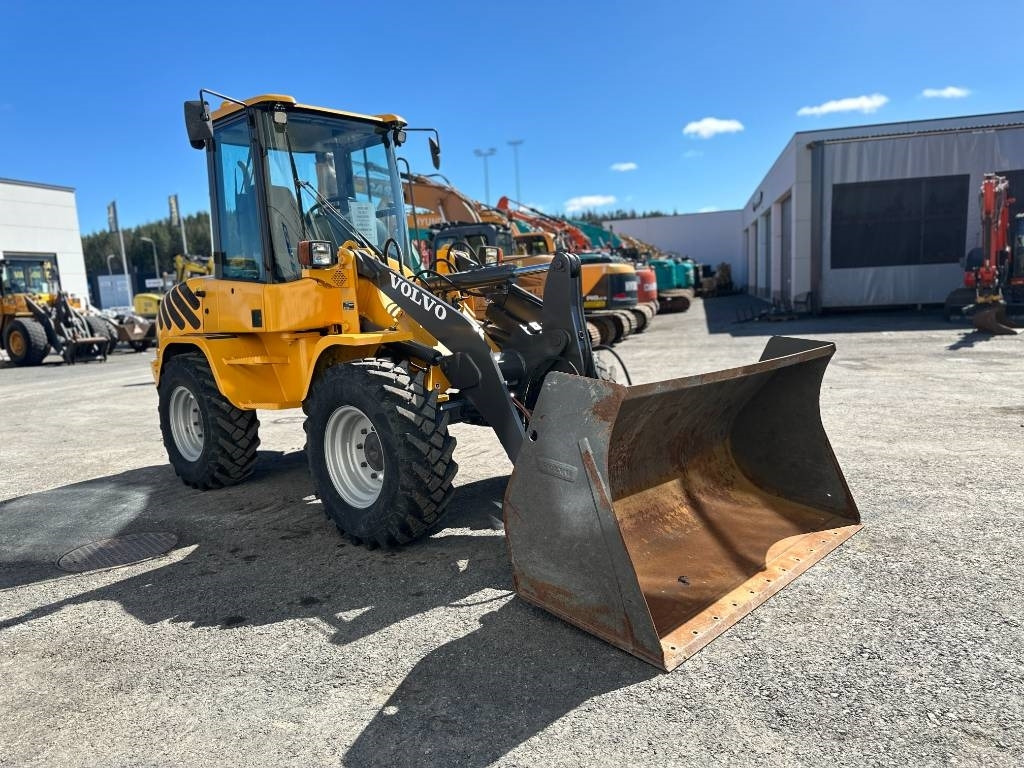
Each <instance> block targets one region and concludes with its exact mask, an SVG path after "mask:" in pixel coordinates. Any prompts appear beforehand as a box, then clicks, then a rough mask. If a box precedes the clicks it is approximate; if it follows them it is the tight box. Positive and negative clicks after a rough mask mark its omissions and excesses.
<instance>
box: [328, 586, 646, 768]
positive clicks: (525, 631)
mask: <svg viewBox="0 0 1024 768" xmlns="http://www.w3.org/2000/svg"><path fill="white" fill-rule="evenodd" d="M658 674H660V673H659V672H658V671H657V670H655V668H654V667H652V666H650V665H648V664H646V663H644V662H642V661H640V660H639V659H636V658H633V657H632V656H629V655H627V654H625V653H623V652H622V651H619V650H617V649H615V648H612V647H611V646H610V645H607V644H606V643H604V642H602V641H600V640H598V639H596V638H594V637H591V636H589V635H585V634H583V633H582V632H580V631H579V630H577V629H574V628H573V627H570V626H569V625H568V624H565V623H564V622H562V621H560V620H559V619H556V618H554V617H553V616H550V615H549V614H547V613H545V612H543V611H541V610H540V609H538V608H534V607H533V606H530V605H528V604H527V603H525V602H523V601H522V600H518V599H516V600H510V601H508V602H506V603H505V604H504V605H503V606H502V607H501V608H499V609H498V610H496V611H492V612H491V613H488V614H486V615H484V616H483V617H482V618H481V620H480V628H479V629H477V630H475V631H473V632H470V633H469V634H468V635H466V636H464V637H462V638H459V639H458V640H454V641H452V642H450V643H448V644H447V645H445V646H443V647H441V648H439V649H437V650H436V651H433V652H432V653H430V654H428V655H427V656H426V657H424V658H423V659H422V660H420V662H419V663H418V664H417V665H416V666H415V667H414V668H413V669H412V671H411V672H410V673H409V674H408V675H407V676H406V678H405V680H404V681H403V682H402V684H401V685H400V686H399V687H398V690H396V691H395V692H394V694H392V695H391V697H390V698H389V699H388V701H387V703H386V704H385V705H384V707H382V708H381V711H380V712H378V713H377V715H376V716H375V717H374V718H373V720H372V721H371V722H370V724H369V725H368V726H367V727H366V728H365V729H364V730H363V732H362V733H361V734H360V735H359V737H358V738H357V739H356V741H355V743H354V744H353V745H352V747H351V748H350V749H349V750H348V752H347V753H346V755H345V758H344V760H343V764H344V765H346V766H352V768H356V767H357V766H366V765H387V766H391V768H402V767H403V766H410V768H411V767H412V766H423V765H438V766H442V765H444V766H447V765H451V766H456V765H457V766H474V767H475V766H481V767H482V766H486V765H490V764H491V763H493V762H494V761H495V760H497V759H498V758H500V757H502V756H503V755H505V754H506V753H508V752H509V751H511V750H512V749H514V748H515V747H517V746H518V745H520V744H522V743H523V742H525V741H527V740H528V739H530V738H531V737H533V736H534V735H536V734H537V733H539V732H540V731H542V730H543V729H544V728H546V727H548V726H549V725H551V724H552V723H554V722H555V721H557V720H558V719H559V718H561V717H562V716H564V715H566V714H567V713H569V712H571V711H573V710H574V709H576V708H577V707H578V706H580V705H581V704H583V703H584V702H586V701H588V700H589V699H592V698H594V697H595V696H599V695H601V694H604V693H609V692H611V691H615V690H618V689H620V688H625V687H627V686H630V685H634V684H636V683H640V682H643V681H644V680H649V679H651V678H652V677H655V676H656V675H658ZM624 727H627V726H625V725H624Z"/></svg>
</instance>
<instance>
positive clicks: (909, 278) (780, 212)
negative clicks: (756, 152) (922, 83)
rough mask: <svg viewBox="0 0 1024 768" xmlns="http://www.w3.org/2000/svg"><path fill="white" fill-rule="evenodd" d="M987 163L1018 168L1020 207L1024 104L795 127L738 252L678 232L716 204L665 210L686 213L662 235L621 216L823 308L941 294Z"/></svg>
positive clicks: (1013, 181)
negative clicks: (702, 245)
mask: <svg viewBox="0 0 1024 768" xmlns="http://www.w3.org/2000/svg"><path fill="white" fill-rule="evenodd" d="M986 172H995V173H999V174H1001V175H1004V176H1007V177H1008V178H1009V181H1010V192H1011V194H1013V193H1014V192H1015V191H1016V196H1017V199H1018V201H1019V202H1018V203H1017V204H1016V207H1015V208H1014V209H1013V210H1012V211H1011V214H1015V213H1018V212H1021V211H1024V112H1005V113H999V114H992V115H974V116H966V117H953V118H944V119H939V120H920V121H914V122H906V123H887V124H880V125H866V126H858V127H854V128H836V129H831V130H824V131H802V132H800V133H797V134H795V135H794V136H793V138H792V139H790V141H789V143H788V144H787V145H786V147H785V149H784V150H783V151H782V154H781V155H780V156H779V157H778V159H777V160H776V161H775V163H774V164H773V165H772V167H771V169H770V170H769V171H768V173H767V175H766V176H765V177H764V179H763V180H762V181H761V183H760V184H758V186H757V189H756V190H754V192H753V194H752V195H751V196H750V198H749V200H748V201H747V204H746V205H745V206H744V208H743V210H742V211H741V212H740V215H739V219H740V224H739V232H738V235H739V243H740V246H739V251H738V252H737V253H736V254H735V256H733V257H732V258H718V257H717V256H716V257H710V256H709V257H705V256H704V255H702V253H701V249H698V248H693V247H687V245H686V244H685V243H681V242H680V237H679V236H677V235H681V233H683V232H688V231H690V232H692V231H693V230H694V229H696V230H701V229H703V226H702V223H701V222H702V217H703V216H707V215H714V214H695V215H692V216H690V217H675V216H674V217H667V219H668V220H677V219H684V218H686V219H687V221H686V222H683V221H678V222H676V224H675V225H674V226H671V225H667V224H666V225H663V227H664V236H663V239H661V240H657V239H653V238H644V236H643V234H642V231H643V230H644V225H643V224H642V222H643V220H636V219H634V220H631V221H626V222H614V225H615V228H616V230H618V231H622V232H626V233H628V234H635V235H636V236H637V237H639V238H641V239H650V241H651V242H652V243H653V244H654V245H658V246H661V247H664V248H667V249H669V250H675V251H677V252H679V253H689V255H690V256H692V257H693V258H695V259H697V260H698V261H703V262H706V263H711V264H717V263H718V262H719V261H729V262H730V263H732V264H733V280H734V282H736V283H737V284H740V285H746V286H747V290H748V292H750V293H751V294H754V295H757V296H761V297H762V298H766V299H785V300H793V299H799V298H803V297H805V296H809V298H810V299H811V303H812V304H813V306H815V307H816V308H819V309H820V308H840V307H869V306H888V305H907V304H926V303H939V302H942V301H943V300H944V299H945V297H946V295H947V294H948V293H949V292H950V290H952V289H953V288H956V287H958V286H959V285H960V284H961V275H962V273H961V268H960V264H959V262H960V259H961V258H962V257H963V256H964V254H965V253H966V252H967V251H968V250H970V249H971V248H973V247H975V246H976V245H978V244H979V243H980V239H981V222H980V214H979V210H978V189H979V187H980V186H981V180H982V177H983V175H984V174H985V173H986ZM655 221H658V220H655ZM662 221H664V220H662ZM717 227H718V222H717V221H714V220H708V221H707V230H708V231H712V230H714V229H716V228H717ZM698 240H699V238H698ZM729 241H730V242H733V240H732V239H731V238H729ZM695 242H696V241H695ZM723 242H725V241H724V240H723ZM737 261H739V262H741V263H742V264H743V265H744V267H745V268H744V269H743V270H742V271H739V270H737V269H736V262H737ZM741 276H742V277H741Z"/></svg>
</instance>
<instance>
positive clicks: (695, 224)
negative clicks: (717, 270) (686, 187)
mask: <svg viewBox="0 0 1024 768" xmlns="http://www.w3.org/2000/svg"><path fill="white" fill-rule="evenodd" d="M741 220H742V219H741V211H713V212H710V213H686V214H681V215H679V216H654V217H651V218H646V219H624V220H621V221H612V222H607V223H606V224H605V227H606V228H610V229H614V230H615V231H616V232H621V233H623V234H626V235H631V236H633V237H637V238H639V239H641V240H643V241H644V242H646V243H650V244H651V245H655V246H657V247H658V248H660V249H661V250H663V251H669V252H672V253H678V254H679V255H680V256H689V257H690V258H691V259H693V260H694V261H697V262H700V263H701V264H710V265H711V266H717V265H718V264H721V263H722V262H723V261H724V262H726V263H728V264H729V266H730V268H731V269H732V279H733V282H734V283H735V284H737V285H746V284H747V262H746V258H745V257H744V248H743V227H742V225H741Z"/></svg>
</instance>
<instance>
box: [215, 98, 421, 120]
mask: <svg viewBox="0 0 1024 768" xmlns="http://www.w3.org/2000/svg"><path fill="white" fill-rule="evenodd" d="M268 102H273V103H278V104H287V105H289V106H291V107H294V108H295V109H301V110H304V111H306V112H317V113H319V114H322V115H332V116H335V117H351V118H354V119H356V120H363V121H366V122H369V123H379V124H381V125H395V124H396V123H397V124H399V125H406V121H405V120H404V119H402V118H401V117H399V116H398V115H392V114H383V115H364V114H360V113H359V112H346V111H345V110H341V109H330V108H328V107H315V106H312V105H310V104H299V103H297V102H296V101H295V99H294V97H292V96H285V95H284V94H280V93H264V94H262V95H260V96H253V97H252V98H251V99H246V100H245V104H246V106H254V105H256V104H263V103H268ZM241 109H242V107H241V105H239V104H236V103H234V102H232V101H225V102H223V103H222V104H221V105H220V108H218V109H217V110H215V111H214V112H213V114H212V115H211V117H212V118H213V120H214V121H217V120H221V119H223V118H225V117H227V116H228V115H233V114H234V113H236V112H238V111H239V110H241Z"/></svg>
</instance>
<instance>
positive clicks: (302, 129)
mask: <svg viewBox="0 0 1024 768" xmlns="http://www.w3.org/2000/svg"><path fill="white" fill-rule="evenodd" d="M276 114H278V115H280V113H276ZM274 115H275V113H272V112H263V113H260V116H261V119H262V121H263V131H262V134H263V135H264V136H265V137H266V138H265V142H266V157H267V177H268V178H267V180H268V185H267V203H268V206H269V210H270V220H271V233H270V235H271V240H272V242H273V244H274V256H275V260H280V258H281V253H282V251H286V252H287V253H288V255H289V259H290V260H294V256H295V249H296V247H297V242H298V240H299V239H308V240H329V241H331V243H333V245H334V247H335V248H337V247H338V246H339V245H341V244H342V243H344V242H345V241H347V240H356V241H363V243H364V244H366V243H368V244H369V245H371V246H373V247H374V248H376V249H378V250H380V249H382V248H383V247H384V244H385V243H386V242H387V240H388V238H393V239H394V240H395V241H396V242H397V243H398V244H399V245H400V246H401V248H402V252H403V254H405V255H406V257H408V255H409V254H410V253H412V254H413V255H414V256H415V252H414V251H412V250H411V249H410V248H409V240H408V235H407V233H406V225H405V207H404V201H403V197H402V189H401V186H399V176H398V172H397V169H396V168H395V165H394V155H393V153H392V152H391V151H390V148H389V147H388V146H387V145H386V143H385V142H386V140H387V133H386V132H384V131H382V130H381V127H380V126H379V125H375V124H372V123H364V122H361V121H358V120H350V119H346V118H341V117H327V116H322V115H309V114H304V113H301V112H289V113H287V121H286V122H278V121H275V119H274ZM296 201H297V205H296ZM296 217H298V218H296ZM392 253H393V252H392ZM297 269H298V267H297V264H296V265H295V274H294V275H292V277H297V276H298V274H297ZM283 279H286V280H287V279H290V277H289V276H287V275H284V276H283Z"/></svg>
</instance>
